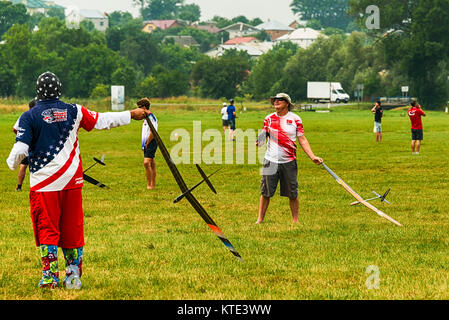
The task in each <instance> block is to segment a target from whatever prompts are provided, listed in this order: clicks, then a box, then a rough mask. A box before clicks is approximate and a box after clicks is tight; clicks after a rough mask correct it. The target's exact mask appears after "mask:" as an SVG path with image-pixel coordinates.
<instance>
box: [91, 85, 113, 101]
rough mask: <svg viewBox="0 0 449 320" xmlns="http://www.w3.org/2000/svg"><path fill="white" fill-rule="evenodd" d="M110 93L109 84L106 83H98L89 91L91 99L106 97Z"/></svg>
mask: <svg viewBox="0 0 449 320" xmlns="http://www.w3.org/2000/svg"><path fill="white" fill-rule="evenodd" d="M110 95H111V86H109V85H106V84H102V83H100V84H98V85H97V86H96V87H95V88H94V89H93V90H92V92H91V94H90V97H89V98H91V99H98V98H107V97H109V96H110Z"/></svg>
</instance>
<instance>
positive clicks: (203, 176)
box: [196, 165, 220, 194]
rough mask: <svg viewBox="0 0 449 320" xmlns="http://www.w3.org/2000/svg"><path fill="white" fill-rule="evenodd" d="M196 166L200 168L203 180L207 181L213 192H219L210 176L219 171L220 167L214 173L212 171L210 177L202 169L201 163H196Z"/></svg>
mask: <svg viewBox="0 0 449 320" xmlns="http://www.w3.org/2000/svg"><path fill="white" fill-rule="evenodd" d="M196 168H197V169H198V172H199V173H200V175H201V177H202V178H203V180H204V181H205V182H206V183H207V185H208V186H209V188H210V189H211V190H212V192H213V193H215V194H217V190H215V188H214V186H213V185H212V182H210V180H209V177H211V176H212V175H214V174H215V173H217V172H218V171H219V170H220V169H218V170H217V171H215V172H214V173H212V174H211V175H210V176H209V177H208V176H206V174H205V173H204V171H203V170H202V169H201V167H200V166H199V165H196Z"/></svg>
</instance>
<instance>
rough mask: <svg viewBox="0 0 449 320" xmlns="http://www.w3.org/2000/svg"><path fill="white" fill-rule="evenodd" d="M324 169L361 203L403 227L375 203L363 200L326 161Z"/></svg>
mask: <svg viewBox="0 0 449 320" xmlns="http://www.w3.org/2000/svg"><path fill="white" fill-rule="evenodd" d="M322 165H323V167H324V169H326V170H327V172H329V174H330V175H331V176H332V177H334V179H335V180H337V182H338V183H339V184H340V185H341V186H342V187H343V188H344V189H345V190H346V191H347V192H348V193H350V194H351V195H352V196H353V197H354V198H355V199H356V200H357V201H358V202H359V203H361V204H363V205H364V206H365V207H367V208H368V209H370V210H372V211H374V212H375V213H376V214H378V215H379V216H381V217H382V218H384V219H387V220H388V221H390V222H392V223H394V224H395V225H397V226H400V227H402V224H400V223H399V222H397V221H396V220H394V219H393V218H391V217H389V216H387V215H386V214H385V213H383V212H382V211H380V210H379V209H377V208H376V207H374V206H373V205H371V204H369V203H368V202H367V201H366V200H363V198H362V197H361V196H359V195H358V194H357V192H355V191H354V190H352V189H351V187H350V186H348V185H347V184H346V183H345V182H344V181H343V180H342V179H341V178H340V177H339V176H337V175H336V174H335V173H334V172H333V171H332V170H331V169H329V167H328V166H326V165H325V164H324V162H323V163H322Z"/></svg>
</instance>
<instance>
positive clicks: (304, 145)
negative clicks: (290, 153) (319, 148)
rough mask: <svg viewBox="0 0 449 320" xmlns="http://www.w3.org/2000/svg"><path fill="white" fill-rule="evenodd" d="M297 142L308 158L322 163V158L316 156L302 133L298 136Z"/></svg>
mask: <svg viewBox="0 0 449 320" xmlns="http://www.w3.org/2000/svg"><path fill="white" fill-rule="evenodd" d="M298 141H299V144H300V145H301V148H302V150H303V151H304V152H305V153H306V154H307V155H308V156H309V158H310V160H312V161H313V162H314V163H316V164H321V163H323V159H321V158H320V157H317V156H316V155H315V154H314V153H313V151H312V148H311V147H310V144H309V141H308V140H307V138H306V136H304V135H302V136H300V137H298Z"/></svg>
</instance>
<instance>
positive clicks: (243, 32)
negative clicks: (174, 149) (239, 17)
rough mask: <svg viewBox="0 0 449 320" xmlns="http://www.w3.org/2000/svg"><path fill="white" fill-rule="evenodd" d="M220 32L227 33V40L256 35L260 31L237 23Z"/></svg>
mask: <svg viewBox="0 0 449 320" xmlns="http://www.w3.org/2000/svg"><path fill="white" fill-rule="evenodd" d="M220 32H227V33H229V39H234V38H240V37H246V36H250V35H254V34H257V33H259V32H260V30H259V29H257V28H256V27H254V26H250V25H249V24H246V23H243V22H238V23H235V24H232V25H230V26H227V27H225V28H222V29H220Z"/></svg>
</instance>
